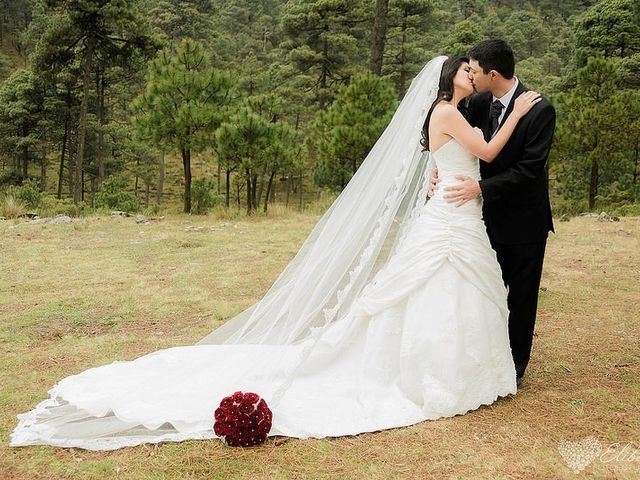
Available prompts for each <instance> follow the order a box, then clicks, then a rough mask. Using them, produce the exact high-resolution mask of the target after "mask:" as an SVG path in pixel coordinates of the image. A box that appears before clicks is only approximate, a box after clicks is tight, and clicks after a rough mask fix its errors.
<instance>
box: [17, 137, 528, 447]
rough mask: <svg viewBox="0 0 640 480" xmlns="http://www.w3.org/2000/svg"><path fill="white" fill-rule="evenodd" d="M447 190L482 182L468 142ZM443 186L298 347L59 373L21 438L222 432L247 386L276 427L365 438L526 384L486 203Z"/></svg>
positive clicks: (53, 440)
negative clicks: (454, 198)
mask: <svg viewBox="0 0 640 480" xmlns="http://www.w3.org/2000/svg"><path fill="white" fill-rule="evenodd" d="M432 155H433V157H434V158H435V161H436V164H437V167H438V172H439V176H440V178H441V179H442V183H441V186H445V185H447V184H451V183H455V182H456V181H457V180H455V178H454V177H455V176H456V175H468V176H470V177H473V178H476V179H479V178H480V174H479V164H478V159H477V158H476V157H474V156H473V155H472V154H470V153H469V152H468V151H466V150H465V149H464V148H463V147H462V146H461V145H460V144H459V143H458V142H457V141H456V140H450V141H449V142H448V143H446V144H445V145H444V146H442V147H441V148H440V149H439V150H437V151H436V152H435V153H433V154H432ZM442 194H443V188H439V189H438V191H437V194H436V195H435V196H434V197H433V198H432V199H430V200H429V201H428V202H427V203H426V204H425V205H424V206H422V207H420V210H419V215H418V216H417V217H415V218H413V219H412V221H411V224H410V225H409V226H408V230H407V234H406V236H405V237H404V238H403V239H402V243H401V244H400V245H399V247H398V250H397V252H396V253H395V254H394V255H393V256H392V257H391V258H390V259H389V261H388V262H387V263H386V265H385V266H384V267H383V268H382V269H381V270H379V271H378V272H377V273H376V275H375V277H373V280H372V281H371V282H369V283H368V284H367V285H366V286H365V287H364V289H363V290H362V291H361V293H360V295H359V296H358V297H357V298H356V300H355V301H354V302H353V303H352V306H351V308H350V310H349V313H348V314H347V315H344V316H342V318H338V319H337V320H336V321H334V322H332V323H330V324H328V325H327V326H326V327H322V328H320V331H319V332H317V333H318V334H317V335H313V336H310V337H307V339H305V340H303V341H301V342H300V343H297V344H293V345H248V344H234V345H191V346H183V347H175V348H169V349H165V350H160V351H157V352H154V353H151V354H148V355H145V356H143V357H140V358H138V359H136V360H133V361H126V362H114V363H111V364H109V365H105V366H101V367H97V368H92V369H89V370H86V371H84V372H82V373H80V374H78V375H73V376H70V377H67V378H65V379H63V380H62V381H60V382H59V383H58V384H57V385H56V386H55V387H54V388H53V389H52V390H51V391H50V392H49V393H50V398H49V399H47V400H45V401H43V402H42V403H40V404H39V405H38V406H37V407H36V408H35V409H34V410H32V411H30V412H28V413H25V414H22V415H19V424H18V426H17V427H16V429H15V430H14V432H13V434H12V439H11V445H12V446H21V445H34V444H49V445H56V446H63V447H80V448H85V449H91V450H111V449H116V448H120V447H124V446H131V445H137V444H140V443H149V442H160V441H180V440H186V439H207V438H214V437H215V434H214V433H213V429H212V427H213V412H214V410H215V408H216V407H217V406H218V405H219V403H220V400H221V399H222V398H223V397H224V396H227V395H229V394H231V393H233V392H234V391H236V390H243V391H252V392H256V393H257V394H258V395H260V396H262V397H263V398H265V400H266V402H267V404H268V405H269V407H270V408H271V409H272V411H273V426H272V429H271V432H270V435H285V436H290V437H297V438H308V437H316V438H322V437H326V436H340V435H353V434H357V433H361V432H370V431H375V430H381V429H388V428H394V427H401V426H406V425H411V424H415V423H418V422H421V421H423V420H429V419H437V418H440V417H450V416H453V415H457V414H463V413H465V412H467V411H469V410H473V409H476V408H478V407H479V406H481V405H488V404H491V403H493V402H494V401H495V400H496V399H497V398H498V397H500V396H506V395H509V394H513V393H515V392H516V373H515V367H514V364H513V360H512V357H511V350H510V346H509V338H508V327H507V315H508V311H507V302H506V296H507V295H506V290H505V287H504V285H503V282H502V278H501V273H500V267H499V265H498V262H497V260H496V255H495V253H494V251H493V250H492V249H491V246H490V244H489V240H488V237H487V234H486V230H485V226H484V223H483V221H482V210H481V206H482V205H481V200H479V199H478V200H475V201H471V202H468V203H467V204H465V205H464V206H462V207H460V208H456V207H455V206H453V204H449V203H447V202H445V201H444V200H443V198H442Z"/></svg>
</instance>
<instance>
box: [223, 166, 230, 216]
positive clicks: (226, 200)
mask: <svg viewBox="0 0 640 480" xmlns="http://www.w3.org/2000/svg"><path fill="white" fill-rule="evenodd" d="M225 177H226V183H225V184H226V190H225V192H224V203H225V205H226V206H227V208H229V207H230V205H229V197H230V196H231V169H229V168H227V169H226V171H225Z"/></svg>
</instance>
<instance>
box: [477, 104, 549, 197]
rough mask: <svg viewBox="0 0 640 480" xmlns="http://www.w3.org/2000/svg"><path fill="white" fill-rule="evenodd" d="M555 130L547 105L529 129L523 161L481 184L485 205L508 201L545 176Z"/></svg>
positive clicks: (533, 120) (481, 181)
mask: <svg viewBox="0 0 640 480" xmlns="http://www.w3.org/2000/svg"><path fill="white" fill-rule="evenodd" d="M555 126H556V111H555V108H553V105H551V104H550V103H549V104H547V105H545V106H544V108H543V109H542V110H541V111H540V112H539V113H538V115H536V117H535V118H533V119H532V120H531V124H530V125H529V126H528V129H527V131H526V133H525V135H526V140H525V145H524V152H523V154H522V158H521V159H520V160H518V161H517V162H515V163H514V164H513V165H512V166H511V167H509V168H507V169H506V170H505V171H503V172H500V173H498V174H496V175H494V176H492V177H489V178H487V179H484V180H480V182H479V183H480V190H481V191H482V198H483V200H484V201H485V202H496V201H499V200H504V199H507V198H509V197H510V196H511V195H512V194H514V193H517V192H518V191H521V189H522V188H523V187H526V186H527V185H528V184H531V183H534V182H535V181H536V179H538V178H540V177H542V176H545V175H546V170H545V164H546V162H547V158H548V157H549V150H550V149H551V142H552V141H553V133H554V130H555Z"/></svg>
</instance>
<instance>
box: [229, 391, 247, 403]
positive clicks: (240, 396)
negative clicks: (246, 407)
mask: <svg viewBox="0 0 640 480" xmlns="http://www.w3.org/2000/svg"><path fill="white" fill-rule="evenodd" d="M232 398H233V401H234V402H236V403H240V402H242V401H243V400H244V395H243V394H242V392H235V393H234V394H233V395H232Z"/></svg>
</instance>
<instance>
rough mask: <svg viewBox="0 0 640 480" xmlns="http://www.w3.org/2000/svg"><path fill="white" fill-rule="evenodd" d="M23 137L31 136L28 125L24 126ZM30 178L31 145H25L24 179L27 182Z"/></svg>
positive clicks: (23, 155)
mask: <svg viewBox="0 0 640 480" xmlns="http://www.w3.org/2000/svg"><path fill="white" fill-rule="evenodd" d="M22 135H23V136H24V137H27V136H28V135H29V127H27V126H26V125H23V126H22ZM28 176H29V145H27V144H26V142H25V144H24V145H23V146H22V179H23V180H26V179H27V177H28Z"/></svg>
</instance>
